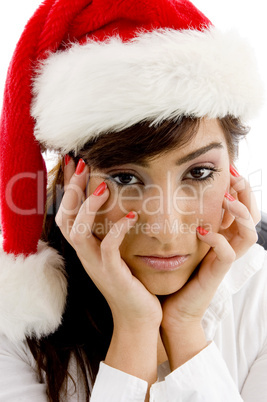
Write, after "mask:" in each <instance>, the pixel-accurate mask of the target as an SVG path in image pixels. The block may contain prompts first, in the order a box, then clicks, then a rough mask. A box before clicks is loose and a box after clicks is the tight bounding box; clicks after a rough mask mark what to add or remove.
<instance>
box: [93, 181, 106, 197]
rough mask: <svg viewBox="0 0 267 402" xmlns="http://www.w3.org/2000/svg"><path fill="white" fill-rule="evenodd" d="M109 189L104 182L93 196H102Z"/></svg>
mask: <svg viewBox="0 0 267 402" xmlns="http://www.w3.org/2000/svg"><path fill="white" fill-rule="evenodd" d="M106 188H107V183H105V182H104V181H103V182H102V183H101V184H99V186H98V187H97V188H96V189H95V191H94V192H93V195H97V196H100V195H102V194H103V193H104V191H105V190H106Z"/></svg>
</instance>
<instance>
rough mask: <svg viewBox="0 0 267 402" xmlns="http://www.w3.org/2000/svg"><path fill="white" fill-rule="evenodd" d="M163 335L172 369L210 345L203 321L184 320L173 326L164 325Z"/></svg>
mask: <svg viewBox="0 0 267 402" xmlns="http://www.w3.org/2000/svg"><path fill="white" fill-rule="evenodd" d="M161 337H162V341H163V344H164V347H165V349H166V353H167V355H168V359H169V362H170V367H171V370H172V371H173V370H175V369H177V368H178V367H180V366H182V365H183V364H184V363H186V362H187V361H188V360H190V359H192V358H193V357H194V356H196V355H197V354H198V353H199V352H201V350H203V349H204V348H205V347H206V346H208V342H207V340H206V337H205V333H204V330H203V327H202V325H201V322H189V323H187V324H186V323H185V322H183V323H180V325H179V324H177V325H176V326H175V327H172V328H170V327H169V328H168V327H167V326H165V327H164V326H162V327H161Z"/></svg>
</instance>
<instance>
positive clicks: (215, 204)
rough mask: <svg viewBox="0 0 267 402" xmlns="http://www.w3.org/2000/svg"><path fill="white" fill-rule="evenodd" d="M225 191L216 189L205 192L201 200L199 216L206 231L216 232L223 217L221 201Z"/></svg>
mask: <svg viewBox="0 0 267 402" xmlns="http://www.w3.org/2000/svg"><path fill="white" fill-rule="evenodd" d="M224 194H225V189H224V186H223V187H222V188H217V189H216V191H210V192H207V194H206V197H205V198H204V199H203V204H202V205H203V206H202V211H200V212H201V213H200V214H199V216H201V219H202V220H203V222H204V225H205V226H206V228H207V230H210V231H211V230H212V231H214V232H218V230H219V228H220V226H221V222H222V217H223V207H222V204H223V200H224Z"/></svg>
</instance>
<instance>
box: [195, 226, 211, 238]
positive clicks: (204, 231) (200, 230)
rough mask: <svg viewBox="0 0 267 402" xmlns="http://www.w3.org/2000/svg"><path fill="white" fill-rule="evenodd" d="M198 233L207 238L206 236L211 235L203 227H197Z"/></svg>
mask: <svg viewBox="0 0 267 402" xmlns="http://www.w3.org/2000/svg"><path fill="white" fill-rule="evenodd" d="M197 231H198V233H199V234H200V235H201V236H205V235H206V234H208V233H209V232H208V231H207V230H206V229H204V228H202V227H201V226H198V227H197Z"/></svg>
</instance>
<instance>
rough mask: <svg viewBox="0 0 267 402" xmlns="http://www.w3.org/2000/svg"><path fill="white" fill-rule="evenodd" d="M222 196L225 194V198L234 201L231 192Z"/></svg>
mask: <svg viewBox="0 0 267 402" xmlns="http://www.w3.org/2000/svg"><path fill="white" fill-rule="evenodd" d="M224 196H225V198H227V199H228V200H229V201H235V198H234V197H233V196H232V195H231V194H229V193H227V192H226V193H225V194H224Z"/></svg>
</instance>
